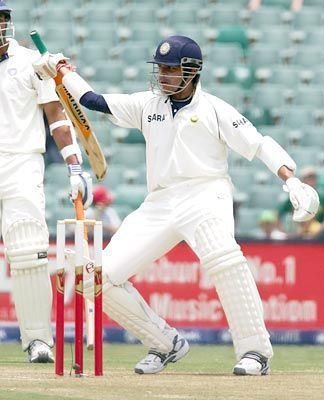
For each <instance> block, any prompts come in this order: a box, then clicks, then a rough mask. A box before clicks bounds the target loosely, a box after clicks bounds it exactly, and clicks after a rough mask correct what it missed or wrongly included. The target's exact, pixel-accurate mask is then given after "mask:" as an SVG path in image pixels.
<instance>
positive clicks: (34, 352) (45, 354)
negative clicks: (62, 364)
mask: <svg viewBox="0 0 324 400" xmlns="http://www.w3.org/2000/svg"><path fill="white" fill-rule="evenodd" d="M27 352H28V361H29V362H30V363H53V362H54V356H53V353H52V351H51V349H50V347H49V346H48V345H47V344H46V343H44V342H42V341H41V340H33V341H32V342H30V344H29V346H28V349H27Z"/></svg>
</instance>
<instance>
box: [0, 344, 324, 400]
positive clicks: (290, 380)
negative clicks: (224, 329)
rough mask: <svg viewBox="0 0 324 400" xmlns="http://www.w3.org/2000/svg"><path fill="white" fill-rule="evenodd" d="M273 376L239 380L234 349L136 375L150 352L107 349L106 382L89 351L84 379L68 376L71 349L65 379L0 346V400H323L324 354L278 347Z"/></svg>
mask: <svg viewBox="0 0 324 400" xmlns="http://www.w3.org/2000/svg"><path fill="white" fill-rule="evenodd" d="M274 351H275V356H274V358H273V360H272V362H271V369H272V372H271V375H269V376H266V377H235V376H233V375H232V373H231V370H232V367H233V365H234V363H235V360H234V355H233V349H232V347H230V346H192V348H191V351H190V353H189V354H188V356H187V357H185V358H184V359H183V360H181V361H180V362H178V363H176V364H171V365H169V366H168V367H167V369H166V370H165V371H163V372H162V373H160V374H157V375H145V376H143V375H137V374H134V373H133V368H134V365H135V364H136V362H137V361H138V360H139V359H141V357H143V356H144V355H145V353H146V350H145V348H144V347H143V346H139V345H113V344H108V345H105V347H104V353H105V357H104V358H105V362H104V369H105V375H104V377H100V378H95V377H94V376H93V372H92V371H93V352H89V351H87V350H85V361H84V365H85V368H84V370H85V373H86V375H87V376H85V377H84V378H75V377H74V376H73V374H72V376H70V375H69V373H70V369H71V365H72V363H73V361H72V357H71V347H70V346H69V345H67V346H66V348H65V353H66V363H65V369H66V370H65V372H66V374H65V377H63V378H61V377H56V376H55V374H54V366H53V364H51V365H47V364H45V365H37V364H28V363H26V361H25V360H26V355H25V354H24V353H22V351H21V348H20V346H18V345H14V344H10V345H6V344H1V345H0V400H18V399H19V400H21V399H23V400H29V399H35V400H43V399H44V400H54V399H55V400H81V399H82V400H90V399H91V400H101V399H102V400H127V399H132V400H143V399H145V400H148V399H152V400H155V399H161V400H162V399H163V400H165V399H177V400H185V399H186V400H187V399H188V400H196V399H197V400H209V399H213V400H214V399H216V400H223V399H224V400H234V399H235V400H257V399H262V400H263V399H264V400H282V399H284V400H304V399H307V400H322V399H323V398H324V395H323V393H324V349H323V347H315V346H276V347H275V349H274Z"/></svg>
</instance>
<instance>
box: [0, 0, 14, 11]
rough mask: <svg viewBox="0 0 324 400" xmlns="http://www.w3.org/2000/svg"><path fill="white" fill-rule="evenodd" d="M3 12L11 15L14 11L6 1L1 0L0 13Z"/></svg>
mask: <svg viewBox="0 0 324 400" xmlns="http://www.w3.org/2000/svg"><path fill="white" fill-rule="evenodd" d="M1 11H6V12H8V13H11V11H12V9H11V8H9V7H8V6H7V4H6V2H5V0H0V12H1Z"/></svg>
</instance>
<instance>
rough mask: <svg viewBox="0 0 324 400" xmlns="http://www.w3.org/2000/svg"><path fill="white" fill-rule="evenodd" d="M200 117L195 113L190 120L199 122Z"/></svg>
mask: <svg viewBox="0 0 324 400" xmlns="http://www.w3.org/2000/svg"><path fill="white" fill-rule="evenodd" d="M198 119H199V118H198V117H197V115H193V116H192V117H191V118H190V121H191V122H193V123H195V122H198Z"/></svg>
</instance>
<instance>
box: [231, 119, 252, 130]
mask: <svg viewBox="0 0 324 400" xmlns="http://www.w3.org/2000/svg"><path fill="white" fill-rule="evenodd" d="M248 122H249V120H248V119H246V118H244V117H243V118H241V119H238V120H236V121H234V122H233V124H232V125H233V126H234V128H238V127H239V126H243V125H245V124H247V123H248Z"/></svg>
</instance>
